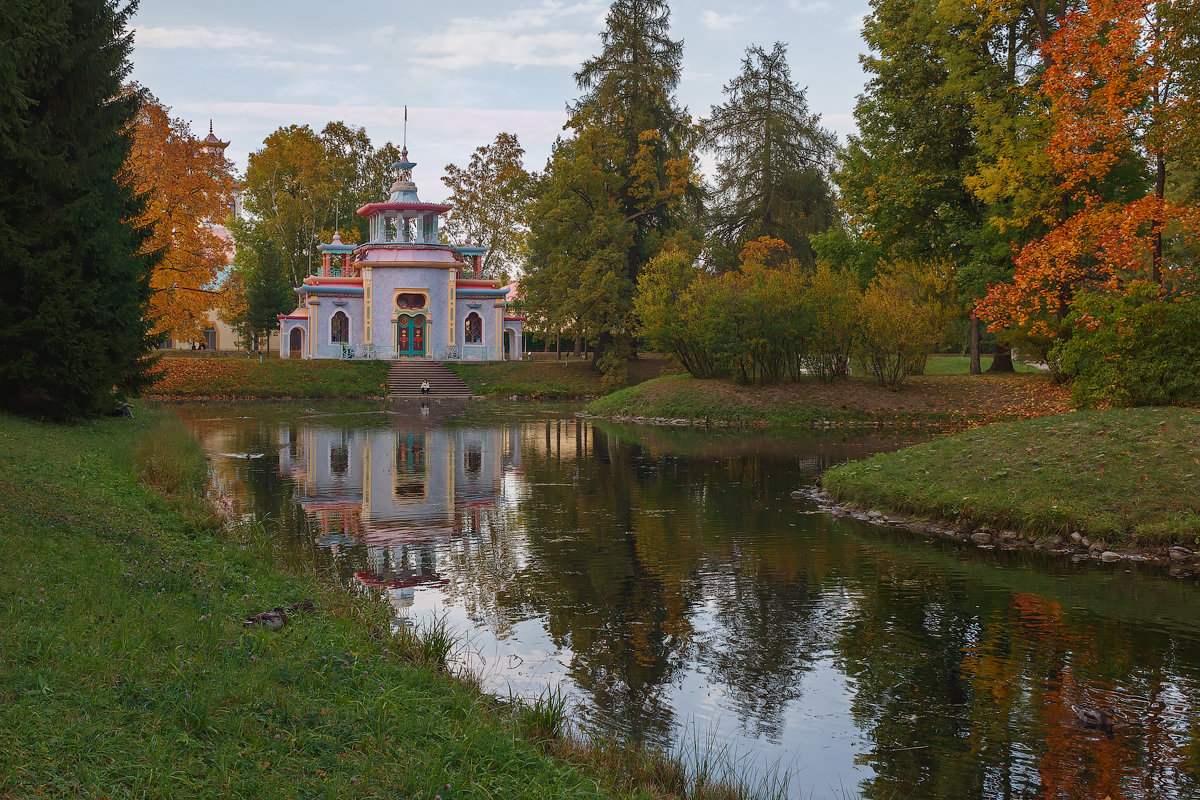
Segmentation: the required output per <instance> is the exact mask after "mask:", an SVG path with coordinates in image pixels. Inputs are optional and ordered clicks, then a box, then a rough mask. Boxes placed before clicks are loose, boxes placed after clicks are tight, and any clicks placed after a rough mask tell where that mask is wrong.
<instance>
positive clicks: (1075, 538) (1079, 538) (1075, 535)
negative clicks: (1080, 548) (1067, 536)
mask: <svg viewBox="0 0 1200 800" xmlns="http://www.w3.org/2000/svg"><path fill="white" fill-rule="evenodd" d="M1071 541H1072V542H1074V543H1075V544H1080V543H1082V542H1083V534H1082V533H1080V532H1079V531H1071Z"/></svg>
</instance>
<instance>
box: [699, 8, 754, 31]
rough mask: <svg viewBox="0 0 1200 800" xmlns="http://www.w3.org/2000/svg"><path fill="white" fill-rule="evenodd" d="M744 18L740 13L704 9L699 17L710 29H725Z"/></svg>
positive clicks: (742, 20)
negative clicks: (721, 12)
mask: <svg viewBox="0 0 1200 800" xmlns="http://www.w3.org/2000/svg"><path fill="white" fill-rule="evenodd" d="M745 20H746V18H745V17H743V16H742V15H741V14H718V13H717V12H716V11H705V12H704V13H703V14H702V15H701V17H700V21H701V22H703V23H704V27H706V28H708V29H709V30H710V31H727V30H729V29H730V28H732V27H733V26H735V25H737V24H739V23H741V22H744V21H745Z"/></svg>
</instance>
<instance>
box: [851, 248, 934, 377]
mask: <svg viewBox="0 0 1200 800" xmlns="http://www.w3.org/2000/svg"><path fill="white" fill-rule="evenodd" d="M952 274H953V272H952V270H950V269H948V268H947V265H946V264H945V263H944V262H917V261H901V262H897V263H895V264H893V265H891V266H890V267H888V268H887V269H884V270H881V271H880V273H879V274H878V275H876V276H875V280H873V281H872V282H871V285H870V286H869V287H867V290H866V292H864V293H863V297H862V301H861V302H860V304H859V331H858V358H859V360H861V361H862V363H863V364H864V365H866V367H867V370H868V371H869V372H870V373H871V374H872V375H874V376H875V379H876V380H877V381H879V385H880V386H884V387H887V388H889V389H899V388H900V386H901V385H903V383H904V379H905V378H907V377H908V376H909V375H919V374H921V373H922V372H924V371H925V361H926V359H927V358H928V355H929V353H930V352H931V351H933V350H935V349H936V348H937V346H938V345H939V344H940V343H941V342H942V340H943V338H944V334H945V331H946V329H947V327H948V323H949V320H950V319H951V318H952V316H953V309H952V308H951V307H950V306H949V305H948V304H947V303H946V301H945V298H947V297H952V296H953V295H954V290H953V284H952V278H947V277H946V276H947V275H952Z"/></svg>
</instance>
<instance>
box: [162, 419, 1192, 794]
mask: <svg viewBox="0 0 1200 800" xmlns="http://www.w3.org/2000/svg"><path fill="white" fill-rule="evenodd" d="M173 410H174V411H176V413H178V414H179V415H180V416H181V417H182V418H183V419H184V420H185V422H186V423H187V425H188V426H189V428H190V429H191V430H192V431H193V432H194V433H195V434H196V435H197V436H198V437H199V439H200V441H201V442H202V443H203V445H204V447H205V449H206V450H207V452H208V453H209V455H210V456H211V459H212V466H213V474H214V478H215V481H216V483H217V485H218V486H219V487H220V490H221V491H222V492H223V493H224V494H226V495H227V496H228V497H229V498H231V501H232V502H233V503H235V505H236V506H237V507H238V508H239V509H240V510H241V511H242V512H243V513H246V514H255V515H260V516H263V515H266V516H269V517H271V518H272V519H275V520H279V521H281V522H282V526H283V533H282V536H284V537H285V538H286V542H285V545H286V546H285V547H284V548H283V553H284V556H283V557H287V554H288V553H289V552H291V553H295V552H299V551H303V550H306V549H307V550H316V551H319V552H320V553H322V554H324V555H323V557H322V558H321V563H323V564H324V565H325V568H326V569H327V570H328V574H329V575H330V577H331V579H333V580H337V581H339V582H341V583H343V584H346V585H349V586H354V587H365V588H366V589H368V590H371V591H378V592H385V593H386V594H387V596H388V597H389V599H390V602H391V603H392V604H393V606H394V607H395V609H396V613H397V617H398V620H399V621H400V624H408V623H415V624H421V623H422V621H427V620H429V619H430V618H432V617H434V616H437V615H445V616H446V619H447V621H448V623H449V625H450V626H451V628H452V629H454V630H456V631H457V632H458V633H460V634H461V635H462V636H464V637H465V642H466V644H465V645H464V646H463V648H462V650H461V652H460V653H459V654H458V656H457V660H458V663H460V664H462V665H464V666H467V667H469V668H470V669H472V670H475V671H477V672H478V673H480V674H482V675H483V676H484V678H485V685H486V686H487V687H488V688H489V689H490V690H492V691H494V692H496V693H498V694H500V695H508V694H509V693H512V694H515V695H520V696H525V697H536V696H538V695H540V694H542V693H543V692H544V691H545V690H546V689H547V687H559V688H560V689H561V690H562V691H563V692H565V693H566V695H567V696H568V697H569V698H570V699H571V700H572V701H573V702H574V703H575V704H577V708H578V711H577V715H576V716H577V718H578V719H579V720H580V721H581V722H582V723H583V724H586V725H591V726H598V727H601V728H605V729H608V730H610V731H617V732H620V733H622V734H623V735H628V736H632V737H634V738H636V739H639V740H643V741H648V742H652V743H656V744H662V745H673V746H677V745H678V744H679V743H680V742H687V744H686V745H685V746H684V749H685V750H689V751H691V750H693V749H694V748H696V747H698V748H699V749H700V750H709V751H722V752H724V753H725V755H726V757H727V758H730V759H734V760H736V761H737V763H738V766H739V768H740V769H742V770H744V771H745V772H747V773H748V774H750V775H755V774H761V773H763V772H768V773H769V772H770V770H771V765H778V769H781V770H784V771H786V772H787V773H788V775H789V776H790V790H791V794H792V795H793V796H796V797H844V796H855V795H861V796H863V797H868V798H876V799H877V800H882V799H883V798H892V797H917V798H1097V800H1099V799H1100V798H1104V797H1106V796H1109V797H1111V798H1113V800H1119V799H1122V798H1196V797H1200V720H1198V719H1197V716H1198V715H1197V702H1198V700H1200V629H1198V627H1197V623H1198V621H1200V589H1198V588H1197V586H1196V584H1195V583H1194V582H1191V581H1176V580H1172V579H1169V578H1166V577H1163V576H1161V575H1159V574H1157V573H1155V572H1151V571H1139V570H1137V569H1133V568H1130V567H1128V566H1126V565H1103V566H1098V565H1095V564H1082V565H1072V564H1070V563H1068V562H1065V561H1061V560H1049V559H1045V558H1042V557H1040V556H1037V555H1035V554H1027V553H1025V554H1022V553H996V552H989V551H984V550H980V549H978V548H975V547H972V546H959V545H955V544H953V543H947V542H942V541H926V540H925V539H924V537H921V536H919V535H914V534H912V533H907V532H902V531H896V530H890V529H887V528H882V527H878V526H870V525H866V524H864V523H860V522H856V521H854V520H832V519H829V518H828V517H826V516H823V515H819V514H810V513H806V512H810V511H812V507H811V506H810V505H809V504H807V503H806V502H801V501H795V500H792V499H790V497H789V493H790V492H791V491H792V490H793V489H795V488H797V487H800V486H802V485H805V484H809V483H811V482H812V481H813V479H814V478H815V477H816V476H817V475H819V474H820V472H821V471H822V470H823V469H825V468H826V467H827V466H829V465H831V464H833V463H837V462H839V461H842V460H845V459H849V458H857V457H861V456H863V455H865V454H868V453H871V452H875V451H878V450H885V449H891V448H894V447H897V446H900V445H902V444H904V443H906V442H905V441H904V440H903V439H899V438H896V437H890V436H875V437H871V436H866V437H860V436H847V435H844V434H841V433H836V434H822V435H816V434H813V435H807V436H762V435H756V434H730V433H724V434H715V433H703V432H695V431H690V430H688V431H684V430H673V429H667V430H663V429H637V428H631V427H618V426H611V425H607V424H600V423H593V422H590V421H581V420H577V419H574V418H572V417H569V416H562V417H559V418H540V417H538V416H536V415H535V414H531V413H528V412H527V411H512V412H509V413H507V414H505V413H500V414H496V415H493V416H492V417H491V418H490V421H488V422H477V423H472V422H470V421H469V418H468V421H465V422H464V421H460V422H458V423H455V424H453V425H450V426H446V425H444V424H442V423H439V422H435V421H431V419H430V417H428V416H422V415H419V414H418V415H407V414H393V413H385V412H383V411H380V410H379V409H378V406H377V405H372V406H368V405H362V406H347V405H345V404H342V405H339V406H334V405H313V404H305V403H301V404H290V405H236V406H231V405H204V406H201V405H191V406H174V407H173ZM469 413H472V414H476V415H478V414H479V409H478V408H474V409H473V410H472V411H471V412H469ZM434 416H435V417H436V416H437V415H436V414H435V415H434ZM476 418H477V419H479V417H478V416H477V417H476ZM1072 705H1081V706H1083V705H1086V706H1094V707H1099V708H1103V709H1107V710H1110V711H1112V713H1113V714H1114V716H1115V718H1116V726H1115V729H1114V731H1113V735H1112V737H1111V738H1110V737H1108V736H1106V735H1105V734H1104V733H1101V732H1096V731H1090V730H1086V729H1083V728H1080V727H1078V726H1077V725H1076V724H1075V716H1074V714H1073V712H1072V711H1071V706H1072Z"/></svg>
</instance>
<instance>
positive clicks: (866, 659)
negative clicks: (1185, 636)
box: [836, 557, 1200, 800]
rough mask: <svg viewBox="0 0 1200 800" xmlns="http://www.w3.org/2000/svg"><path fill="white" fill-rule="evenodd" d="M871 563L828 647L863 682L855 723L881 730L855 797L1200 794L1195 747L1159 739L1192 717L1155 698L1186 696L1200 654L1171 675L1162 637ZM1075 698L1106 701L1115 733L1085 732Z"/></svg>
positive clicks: (1077, 799)
mask: <svg viewBox="0 0 1200 800" xmlns="http://www.w3.org/2000/svg"><path fill="white" fill-rule="evenodd" d="M877 563H878V565H879V572H878V575H877V576H876V580H875V585H874V586H870V585H866V584H864V585H863V586H862V591H863V594H862V596H861V598H860V599H859V601H858V603H857V607H856V610H855V612H856V613H855V614H854V616H853V618H852V620H851V622H850V624H848V625H846V626H845V627H844V628H843V629H842V630H841V632H840V635H839V637H838V640H837V644H836V648H837V651H838V654H839V658H840V660H841V663H842V666H843V669H844V670H845V671H846V673H847V674H848V675H850V676H851V677H853V678H854V679H855V681H856V685H857V691H856V694H855V699H854V703H853V713H854V716H855V719H856V720H857V722H858V725H859V727H860V728H861V729H862V730H863V731H865V732H866V733H867V735H868V736H869V738H870V739H871V740H872V741H873V742H874V746H873V749H872V750H871V751H870V752H867V753H864V754H863V755H862V756H861V758H862V760H863V761H864V762H865V763H867V764H869V765H870V766H871V767H872V769H873V770H874V771H875V772H876V776H875V777H874V778H873V779H871V780H869V781H866V782H865V783H864V785H863V786H861V787H860V789H861V791H862V793H863V796H864V797H871V798H882V797H892V796H897V795H898V796H906V795H909V794H912V795H919V796H928V797H982V798H993V797H997V798H1000V797H1002V798H1013V797H1021V798H1025V797H1030V798H1032V797H1037V798H1069V799H1070V800H1084V799H1085V798H1098V797H1105V796H1111V797H1112V798H1113V800H1118V799H1119V798H1124V797H1187V796H1197V792H1200V782H1198V781H1197V777H1196V772H1195V767H1196V765H1197V758H1196V754H1194V753H1192V754H1188V753H1187V752H1186V751H1185V750H1184V749H1183V748H1180V747H1178V746H1176V745H1172V744H1171V742H1170V741H1169V740H1170V736H1168V735H1165V731H1168V730H1173V732H1174V733H1176V734H1177V735H1178V734H1182V733H1183V732H1185V731H1188V730H1191V729H1193V727H1194V723H1193V722H1192V721H1190V719H1187V717H1181V716H1180V715H1179V714H1178V712H1175V713H1164V711H1165V709H1166V708H1167V706H1166V704H1165V703H1164V702H1163V701H1162V700H1161V699H1159V698H1161V697H1162V696H1163V694H1164V692H1165V691H1166V687H1168V686H1172V685H1174V686H1176V687H1179V686H1180V685H1186V686H1190V687H1192V693H1193V695H1194V693H1195V692H1196V689H1197V687H1196V680H1197V675H1196V660H1195V656H1196V653H1192V657H1191V658H1190V659H1189V661H1190V665H1191V666H1190V668H1184V671H1185V673H1187V672H1190V675H1188V677H1186V678H1184V677H1182V676H1181V674H1180V673H1178V672H1176V673H1174V675H1173V676H1171V677H1168V675H1171V672H1172V668H1173V667H1181V666H1182V664H1181V662H1180V661H1179V659H1178V658H1177V657H1176V655H1175V654H1174V653H1172V652H1170V651H1169V650H1168V651H1159V650H1158V648H1157V647H1156V646H1155V643H1156V642H1158V641H1161V639H1160V638H1159V637H1155V636H1145V635H1139V632H1138V631H1137V630H1135V629H1132V628H1130V627H1128V626H1122V625H1114V624H1111V622H1110V621H1107V620H1106V621H1103V622H1100V623H1099V624H1098V622H1097V620H1093V619H1090V618H1086V617H1085V618H1082V619H1075V620H1071V619H1070V618H1069V616H1068V615H1067V614H1065V613H1064V612H1063V610H1062V609H1061V608H1060V607H1059V606H1058V605H1057V604H1056V603H1053V602H1048V601H1046V600H1045V599H1044V598H1042V597H1040V596H1037V595H1031V594H1027V593H1020V592H1004V591H996V590H994V589H992V590H989V589H988V588H987V587H984V586H979V585H976V584H972V583H969V582H963V581H958V582H953V583H949V584H948V583H947V581H946V576H945V575H944V574H937V573H924V572H923V571H914V570H913V569H912V564H911V563H908V562H905V561H901V560H895V559H892V558H887V557H885V558H881V559H880V560H879V562H877ZM867 577H868V575H864V576H863V578H864V579H865V578H867ZM1145 648H1148V650H1147V649H1145ZM1143 664H1153V665H1156V666H1155V667H1153V668H1151V669H1149V670H1147V669H1145V668H1144V667H1141V666H1139V665H1143ZM1116 685H1120V686H1123V687H1124V688H1123V691H1120V692H1117V691H1114V690H1113V688H1112V687H1114V686H1116ZM1195 700H1196V698H1195V697H1194V696H1193V697H1190V698H1188V699H1187V700H1186V704H1187V706H1188V707H1192V706H1193V705H1194V703H1195ZM1073 704H1074V705H1091V706H1097V707H1100V708H1105V709H1110V710H1112V711H1114V712H1115V713H1116V715H1117V717H1118V719H1120V720H1123V721H1124V723H1125V724H1123V725H1119V726H1118V729H1117V732H1116V735H1115V736H1114V738H1112V739H1109V738H1107V737H1105V736H1104V735H1103V734H1101V733H1097V732H1093V731H1086V730H1083V729H1081V728H1079V727H1078V726H1076V725H1074V724H1073V713H1072V711H1071V705H1073ZM1177 708H1179V709H1182V708H1183V706H1178V707H1177ZM1185 720H1187V721H1185Z"/></svg>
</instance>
